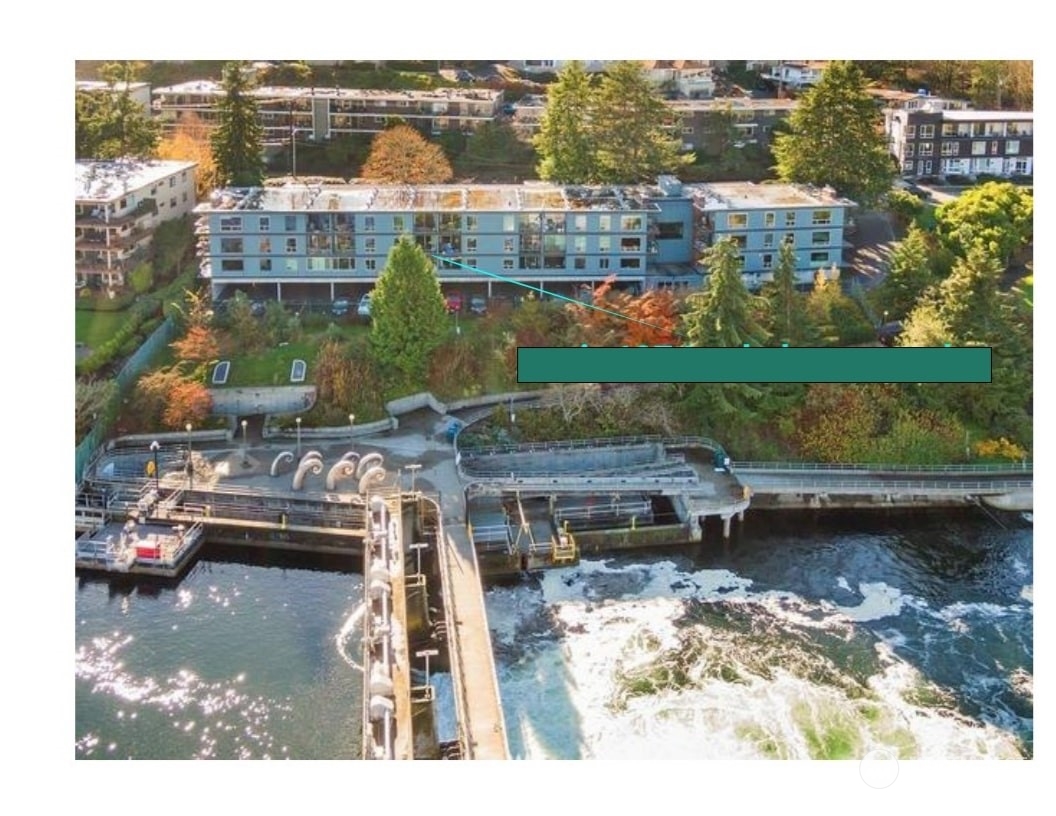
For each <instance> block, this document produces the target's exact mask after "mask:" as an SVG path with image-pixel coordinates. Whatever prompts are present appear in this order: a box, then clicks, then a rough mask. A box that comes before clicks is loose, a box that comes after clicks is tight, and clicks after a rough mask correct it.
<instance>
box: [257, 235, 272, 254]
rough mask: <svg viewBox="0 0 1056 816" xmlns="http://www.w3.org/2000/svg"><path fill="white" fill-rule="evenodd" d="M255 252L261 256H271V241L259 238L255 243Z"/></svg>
mask: <svg viewBox="0 0 1056 816" xmlns="http://www.w3.org/2000/svg"><path fill="white" fill-rule="evenodd" d="M257 251H258V252H259V253H260V254H261V255H270V254H271V239H270V238H261V239H260V240H259V241H258V242H257Z"/></svg>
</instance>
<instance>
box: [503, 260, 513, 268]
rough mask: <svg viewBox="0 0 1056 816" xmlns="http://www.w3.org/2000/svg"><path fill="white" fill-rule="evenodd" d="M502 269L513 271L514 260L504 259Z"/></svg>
mask: <svg viewBox="0 0 1056 816" xmlns="http://www.w3.org/2000/svg"><path fill="white" fill-rule="evenodd" d="M502 268H503V269H504V270H510V269H513V258H503V259H502Z"/></svg>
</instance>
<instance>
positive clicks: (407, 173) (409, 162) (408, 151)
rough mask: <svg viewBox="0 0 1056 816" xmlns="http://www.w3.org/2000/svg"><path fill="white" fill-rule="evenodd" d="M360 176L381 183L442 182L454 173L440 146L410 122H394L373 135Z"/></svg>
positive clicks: (448, 179) (450, 177)
mask: <svg viewBox="0 0 1056 816" xmlns="http://www.w3.org/2000/svg"><path fill="white" fill-rule="evenodd" d="M360 175H361V176H362V177H363V178H365V179H367V180H369V181H377V182H380V183H382V184H442V183H443V182H446V181H450V180H451V179H452V178H453V177H454V172H453V171H452V169H451V163H450V162H449V161H448V160H447V156H445V155H444V151H443V149H442V148H441V147H440V145H437V144H433V143H432V142H430V141H428V140H427V139H426V138H425V137H424V136H422V134H421V133H419V132H418V131H417V130H415V129H414V128H413V127H411V126H410V125H396V126H395V127H391V128H389V129H387V130H383V131H382V132H381V133H379V134H378V135H377V136H375V137H374V141H373V142H372V143H371V146H370V155H369V156H368V157H367V160H366V162H365V163H364V164H363V168H362V169H361V170H360Z"/></svg>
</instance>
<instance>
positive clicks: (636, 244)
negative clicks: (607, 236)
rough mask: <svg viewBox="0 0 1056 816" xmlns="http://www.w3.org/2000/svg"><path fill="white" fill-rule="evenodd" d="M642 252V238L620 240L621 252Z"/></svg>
mask: <svg viewBox="0 0 1056 816" xmlns="http://www.w3.org/2000/svg"><path fill="white" fill-rule="evenodd" d="M641 251H642V239H641V238H621V239H620V252H641Z"/></svg>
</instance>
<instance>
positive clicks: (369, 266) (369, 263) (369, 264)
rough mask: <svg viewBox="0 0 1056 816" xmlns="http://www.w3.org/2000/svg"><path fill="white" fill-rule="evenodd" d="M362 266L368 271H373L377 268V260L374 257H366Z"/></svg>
mask: <svg viewBox="0 0 1056 816" xmlns="http://www.w3.org/2000/svg"><path fill="white" fill-rule="evenodd" d="M363 266H364V267H365V268H366V270H367V271H368V272H374V271H376V270H377V268H378V262H377V260H376V259H375V258H367V259H366V260H365V261H364V262H363Z"/></svg>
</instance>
